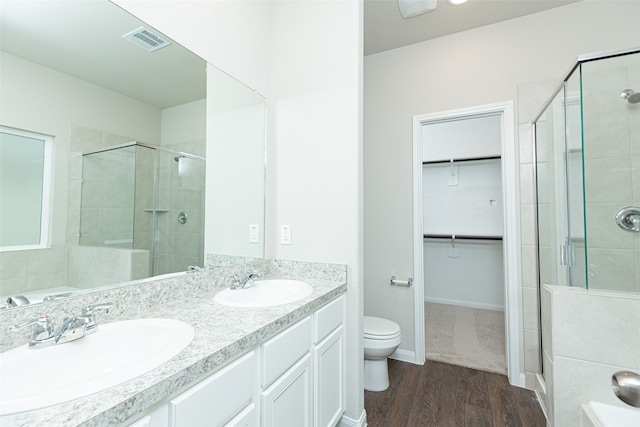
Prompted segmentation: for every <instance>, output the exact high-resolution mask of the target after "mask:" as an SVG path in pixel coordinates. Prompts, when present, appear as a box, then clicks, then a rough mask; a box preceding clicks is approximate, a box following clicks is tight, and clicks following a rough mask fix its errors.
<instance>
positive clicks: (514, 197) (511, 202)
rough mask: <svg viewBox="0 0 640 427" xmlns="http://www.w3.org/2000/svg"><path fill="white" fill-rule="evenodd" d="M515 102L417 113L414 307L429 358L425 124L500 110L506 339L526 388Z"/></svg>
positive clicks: (512, 370)
mask: <svg viewBox="0 0 640 427" xmlns="http://www.w3.org/2000/svg"><path fill="white" fill-rule="evenodd" d="M513 109H514V107H513V101H505V102H498V103H494V104H486V105H479V106H473V107H466V108H461V109H456V110H448V111H441V112H437V113H429V114H420V115H415V116H413V159H414V162H413V235H414V248H413V255H414V259H413V278H414V284H415V285H414V286H413V292H414V304H415V307H414V310H415V337H414V342H415V347H414V348H415V355H414V357H415V359H414V363H417V364H424V362H425V360H426V349H425V330H424V267H423V263H424V259H423V256H424V255H423V250H424V249H423V238H422V236H423V223H422V220H423V209H422V206H423V205H422V126H423V125H424V124H428V123H430V122H436V121H441V120H445V119H446V120H464V119H467V118H472V117H477V116H480V115H486V114H500V116H501V118H502V120H501V122H502V162H501V163H502V193H503V200H504V234H503V257H504V280H505V342H506V356H507V375H508V377H509V382H510V383H511V384H513V385H516V386H519V387H524V386H525V373H524V337H523V334H524V331H523V328H522V325H523V319H522V313H521V307H522V286H521V280H520V254H521V248H520V234H519V232H518V230H519V218H520V215H519V200H520V199H519V178H520V177H519V173H518V171H519V164H518V156H517V153H516V145H515V131H514V113H513Z"/></svg>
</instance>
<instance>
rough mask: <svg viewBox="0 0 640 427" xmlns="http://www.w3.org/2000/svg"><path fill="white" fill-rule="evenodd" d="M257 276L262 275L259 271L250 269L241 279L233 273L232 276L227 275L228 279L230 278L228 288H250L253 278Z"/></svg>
mask: <svg viewBox="0 0 640 427" xmlns="http://www.w3.org/2000/svg"><path fill="white" fill-rule="evenodd" d="M257 277H262V274H260V273H258V272H256V271H251V272H249V273H247V275H246V276H245V277H243V278H242V279H241V278H240V277H238V276H237V275H235V274H234V275H233V276H231V277H229V280H231V286H230V289H234V290H235V289H247V288H250V287H251V286H252V285H253V279H255V278H257ZM247 285H248V286H247Z"/></svg>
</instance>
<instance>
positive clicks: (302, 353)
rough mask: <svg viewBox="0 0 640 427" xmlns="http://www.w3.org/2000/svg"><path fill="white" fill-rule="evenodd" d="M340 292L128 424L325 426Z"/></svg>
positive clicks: (337, 373)
mask: <svg viewBox="0 0 640 427" xmlns="http://www.w3.org/2000/svg"><path fill="white" fill-rule="evenodd" d="M344 310H345V297H344V296H341V297H339V298H337V299H335V300H333V301H331V302H330V303H329V304H327V305H325V306H323V307H321V308H320V309H318V310H317V311H316V312H314V313H313V314H312V315H310V316H308V317H306V318H304V319H302V320H300V321H298V322H297V323H295V324H294V325H292V326H289V327H288V328H287V329H285V330H284V331H282V332H280V333H279V334H278V335H276V336H274V337H273V338H271V339H269V340H268V341H266V342H264V343H262V344H261V345H259V346H258V347H256V348H254V349H252V350H251V351H250V352H249V353H247V354H245V355H243V356H241V357H240V358H239V359H237V360H235V361H233V362H231V363H230V364H229V365H227V366H225V367H224V368H222V369H220V370H219V371H217V372H215V373H214V374H212V375H211V376H209V377H207V378H205V379H204V380H202V381H200V382H199V383H197V384H195V385H194V386H192V387H190V388H189V389H188V390H186V391H183V392H181V393H179V394H178V395H176V396H173V397H170V398H169V399H167V400H164V401H163V402H160V403H158V404H156V405H154V406H153V407H152V408H150V409H149V410H147V411H146V413H145V414H144V416H143V417H142V418H140V419H138V420H137V421H135V422H133V423H127V424H125V425H127V426H128V427H194V426H225V427H257V426H262V427H289V426H290V427H312V426H313V427H333V426H335V425H336V424H337V422H338V420H339V419H340V417H341V416H342V413H343V412H344V407H345V393H344V388H345V372H344V358H345V351H344V326H343V322H344Z"/></svg>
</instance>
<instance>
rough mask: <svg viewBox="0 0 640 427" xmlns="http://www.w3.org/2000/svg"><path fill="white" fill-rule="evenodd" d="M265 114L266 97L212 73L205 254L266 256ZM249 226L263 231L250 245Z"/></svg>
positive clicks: (209, 83) (214, 70)
mask: <svg viewBox="0 0 640 427" xmlns="http://www.w3.org/2000/svg"><path fill="white" fill-rule="evenodd" d="M265 112H266V105H265V99H264V98H263V97H262V96H260V95H258V94H257V93H255V92H253V91H251V90H249V89H248V88H247V87H246V86H244V85H242V84H241V83H239V82H237V81H235V80H233V79H232V78H231V77H229V76H228V75H227V74H225V73H223V72H221V71H220V70H218V69H217V68H216V67H209V69H208V70H207V117H208V122H207V123H208V126H207V164H206V165H207V174H206V175H207V196H206V200H205V203H206V206H205V212H206V219H207V220H206V222H205V253H209V254H211V253H213V254H222V255H232V256H247V257H254V258H262V256H263V254H264V216H265V209H264V193H265V165H264V158H265ZM229 183H233V184H232V185H229ZM250 224H257V225H258V226H259V227H260V230H259V233H258V234H259V236H258V240H259V241H258V242H255V243H254V242H250V241H249V225H250Z"/></svg>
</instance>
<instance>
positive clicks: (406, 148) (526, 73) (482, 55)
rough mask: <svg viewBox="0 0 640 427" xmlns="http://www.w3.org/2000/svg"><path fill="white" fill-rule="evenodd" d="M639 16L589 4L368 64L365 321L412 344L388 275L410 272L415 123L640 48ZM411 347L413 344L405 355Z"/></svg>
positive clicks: (531, 342) (526, 155) (526, 309)
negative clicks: (582, 58) (392, 329)
mask: <svg viewBox="0 0 640 427" xmlns="http://www.w3.org/2000/svg"><path fill="white" fill-rule="evenodd" d="M637 16H640V2H629V1H610V0H606V1H582V2H578V3H574V4H571V5H567V6H563V7H560V8H556V9H551V10H548V11H545V12H541V13H537V14H533V15H529V16H525V17H522V18H518V19H513V20H510V21H506V22H502V23H498V24H494V25H490V26H486V27H483V28H478V29H474V30H470V31H466V32H462V33H458V34H453V35H450V36H446V37H441V38H438V39H434V40H431V41H427V42H423V43H418V44H414V45H411V46H407V47H404V48H399V49H395V50H391V51H387V52H382V53H379V54H375V55H370V56H367V57H366V58H365V75H364V76H365V81H364V85H365V89H364V90H365V100H366V104H365V117H364V137H365V148H364V156H365V162H364V181H365V199H364V203H365V205H364V209H365V224H364V226H365V242H366V246H365V273H364V274H365V283H366V295H365V312H366V313H367V314H372V315H379V316H384V317H388V318H390V319H393V320H395V321H396V322H398V323H399V324H400V326H401V328H402V330H403V335H405V336H412V335H413V334H414V328H413V316H414V315H413V308H412V307H413V300H412V295H411V293H410V292H407V291H406V290H400V289H390V287H389V286H388V285H387V282H388V278H389V277H390V275H392V274H395V275H396V276H400V277H403V276H406V275H411V273H412V271H413V253H412V247H413V236H412V214H413V212H412V116H413V115H416V114H425V113H431V112H437V111H444V110H452V109H458V108H463V107H467V106H473V105H482V104H490V103H494V102H502V101H507V100H515V99H517V98H518V89H519V86H520V85H522V84H525V83H529V82H538V81H540V80H548V79H553V80H554V81H557V82H559V81H560V79H561V77H563V75H564V73H565V72H566V71H567V70H568V67H569V66H570V65H571V63H572V61H573V60H574V59H575V57H576V56H577V55H579V54H583V53H589V52H599V51H606V50H612V49H621V48H627V47H630V46H633V45H636V46H638V45H640V34H639V33H638V31H637ZM550 95H551V93H550V92H549V96H550ZM519 101H520V100H519ZM525 101H526V100H525ZM535 101H536V102H537V101H538V99H536V100H535ZM518 104H519V108H521V106H522V105H521V104H520V102H519V103H518ZM537 105H539V107H541V106H542V105H541V104H537ZM534 109H535V107H534ZM532 118H533V117H529V118H528V120H531V119H532ZM521 131H522V129H521ZM524 142H525V141H521V142H520V145H521V150H520V157H521V159H520V160H521V161H522V162H523V163H525V164H524V165H523V166H522V168H521V175H523V176H524V177H523V178H521V179H522V186H523V187H522V188H521V196H520V197H521V200H522V201H523V202H524V201H527V202H530V201H531V200H532V194H533V182H532V180H531V176H532V175H531V163H530V162H531V145H530V143H529V142H528V141H526V143H524ZM511 161H516V162H517V161H518V159H511ZM532 209H533V205H532V204H528V205H527V206H526V207H525V208H524V210H523V212H522V215H523V218H524V219H523V222H524V221H525V220H526V223H527V224H528V225H527V227H526V228H524V229H523V231H522V243H523V244H527V247H526V248H523V258H522V264H523V266H522V269H523V271H524V273H523V285H524V286H525V287H524V288H523V299H524V304H523V307H522V312H523V317H524V329H525V330H524V337H525V349H526V352H525V366H526V369H527V371H528V372H529V373H530V374H529V375H527V386H528V387H533V383H534V374H533V372H535V371H536V369H537V365H538V360H537V358H538V356H537V354H538V351H537V349H538V347H537V341H536V339H537V338H536V337H537V329H538V326H537V320H536V313H537V310H536V309H535V307H536V304H537V301H536V279H535V271H536V268H535V250H534V246H533V244H534V242H535V240H534V238H533V237H534V236H533V227H531V226H530V224H532V222H531V221H532V220H533V216H532V213H533V210H532ZM524 274H526V276H524ZM389 301H393V303H392V304H390V303H389ZM412 346H413V340H408V341H405V342H403V344H402V345H401V349H406V350H413V349H412V348H411V347H412ZM523 351H524V349H523Z"/></svg>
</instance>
